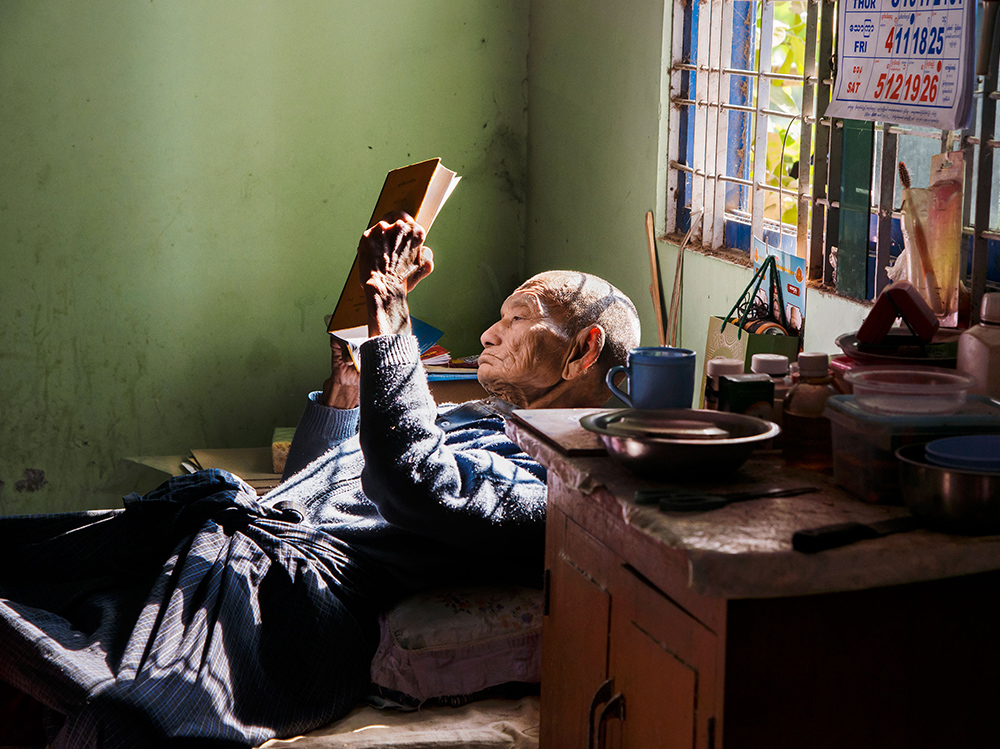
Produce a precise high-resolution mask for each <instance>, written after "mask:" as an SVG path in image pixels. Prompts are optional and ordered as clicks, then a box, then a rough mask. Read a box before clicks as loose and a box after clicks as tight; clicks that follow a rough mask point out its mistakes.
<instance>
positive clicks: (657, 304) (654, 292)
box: [646, 211, 667, 346]
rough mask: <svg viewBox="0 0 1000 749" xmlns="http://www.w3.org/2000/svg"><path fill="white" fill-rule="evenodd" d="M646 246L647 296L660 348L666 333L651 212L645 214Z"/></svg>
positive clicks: (664, 340)
mask: <svg viewBox="0 0 1000 749" xmlns="http://www.w3.org/2000/svg"><path fill="white" fill-rule="evenodd" d="M646 244H647V245H648V246H649V270H650V275H651V276H652V279H653V281H652V283H651V284H650V285H649V294H650V296H651V297H653V312H654V313H655V314H656V334H657V340H659V342H660V345H661V346H665V345H667V333H666V330H665V326H664V321H663V288H662V287H661V285H660V261H659V259H658V258H657V255H656V237H655V236H654V232H653V212H652V211H647V212H646Z"/></svg>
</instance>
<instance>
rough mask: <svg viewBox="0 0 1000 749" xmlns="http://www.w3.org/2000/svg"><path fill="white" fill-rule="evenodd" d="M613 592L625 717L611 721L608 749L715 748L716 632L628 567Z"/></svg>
mask: <svg viewBox="0 0 1000 749" xmlns="http://www.w3.org/2000/svg"><path fill="white" fill-rule="evenodd" d="M612 591H613V604H612V612H611V647H610V659H609V667H608V673H609V674H610V676H611V678H612V679H613V680H614V690H613V691H614V692H615V693H620V694H621V695H622V696H623V699H624V716H623V719H622V720H620V721H619V720H612V721H610V722H609V723H608V725H607V738H608V742H607V743H608V746H616V747H624V748H626V749H660V748H661V747H666V748H669V749H674V748H675V747H684V748H685V749H689V748H690V747H698V748H699V749H710V747H711V745H712V743H714V737H713V736H712V734H713V731H714V709H713V706H714V690H715V666H716V664H715V645H716V641H715V635H714V634H713V633H711V632H710V631H709V630H708V629H706V628H705V627H704V626H703V625H702V624H701V623H700V622H698V621H696V620H695V619H693V618H692V617H691V616H689V615H688V614H687V613H686V612H684V611H683V610H682V609H680V608H678V607H677V606H676V605H675V604H674V603H673V602H672V601H671V600H670V599H669V598H667V597H666V596H664V595H663V593H661V592H660V591H659V590H657V589H656V588H654V587H653V586H652V585H650V584H649V583H648V582H647V581H645V580H644V579H643V578H642V577H641V576H640V575H638V574H637V573H635V572H634V571H633V570H631V568H629V567H628V566H627V565H623V566H622V567H620V568H619V570H618V573H617V574H615V576H614V577H613V581H612Z"/></svg>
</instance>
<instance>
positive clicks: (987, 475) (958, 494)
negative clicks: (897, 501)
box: [896, 444, 1000, 535]
mask: <svg viewBox="0 0 1000 749" xmlns="http://www.w3.org/2000/svg"><path fill="white" fill-rule="evenodd" d="M924 448H925V446H924V445H923V444H914V445H905V446H903V447H901V448H899V449H898V450H896V457H897V458H898V459H899V481H900V488H901V489H902V492H903V500H904V502H905V503H906V505H907V506H908V507H909V508H910V512H912V513H913V514H914V515H916V516H917V517H919V518H921V519H922V520H923V521H924V522H925V523H926V524H927V525H928V526H930V527H932V528H937V529H939V530H943V531H949V532H953V533H965V534H975V535H979V534H986V533H1000V473H996V472H991V471H970V470H966V469H958V468H948V467H946V466H939V465H935V464H934V463H931V462H930V461H929V460H927V458H926V456H925V449H924Z"/></svg>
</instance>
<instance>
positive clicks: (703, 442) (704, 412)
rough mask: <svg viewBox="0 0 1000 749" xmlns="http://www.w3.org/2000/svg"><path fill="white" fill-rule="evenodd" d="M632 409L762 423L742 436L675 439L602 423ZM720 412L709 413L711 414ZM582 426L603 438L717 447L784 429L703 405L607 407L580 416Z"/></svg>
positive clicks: (713, 420)
mask: <svg viewBox="0 0 1000 749" xmlns="http://www.w3.org/2000/svg"><path fill="white" fill-rule="evenodd" d="M630 413H639V414H645V415H650V414H655V415H662V416H665V415H667V414H677V415H678V416H682V417H686V419H687V420H694V421H702V422H704V423H706V424H718V423H719V422H723V423H725V422H736V423H744V424H754V425H757V426H759V427H761V431H760V432H758V433H757V434H748V435H744V436H742V437H725V438H719V439H675V438H670V437H657V436H652V435H649V434H648V433H646V434H627V433H623V432H622V431H620V430H611V429H608V428H607V427H606V426H604V425H602V424H600V423H599V422H600V420H601V419H603V418H607V417H610V416H625V415H627V414H630ZM716 414H717V415H718V416H709V415H716ZM580 426H582V427H583V428H584V429H586V430H587V431H590V432H594V433H595V434H598V435H600V436H601V437H602V438H613V439H620V440H636V441H638V442H642V443H648V444H657V445H695V446H699V447H703V448H706V449H707V448H710V447H718V446H723V445H743V444H747V443H752V442H764V441H766V440H769V439H773V438H774V437H777V436H778V435H779V434H780V433H781V427H780V426H778V425H777V424H775V423H774V422H773V421H767V420H766V419H761V418H758V417H756V416H750V415H748V414H739V413H734V412H732V411H713V410H711V409H704V408H613V409H605V410H602V411H599V412H597V413H593V414H587V415H585V416H582V417H580Z"/></svg>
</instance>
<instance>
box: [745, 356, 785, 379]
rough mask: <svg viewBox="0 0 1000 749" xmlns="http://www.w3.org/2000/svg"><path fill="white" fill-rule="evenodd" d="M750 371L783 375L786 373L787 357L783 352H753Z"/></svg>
mask: <svg viewBox="0 0 1000 749" xmlns="http://www.w3.org/2000/svg"><path fill="white" fill-rule="evenodd" d="M750 371H751V372H762V373H763V374H769V375H778V376H779V377H780V376H784V375H786V374H788V357H787V356H785V355H784V354H754V355H753V358H752V359H751V360H750Z"/></svg>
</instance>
